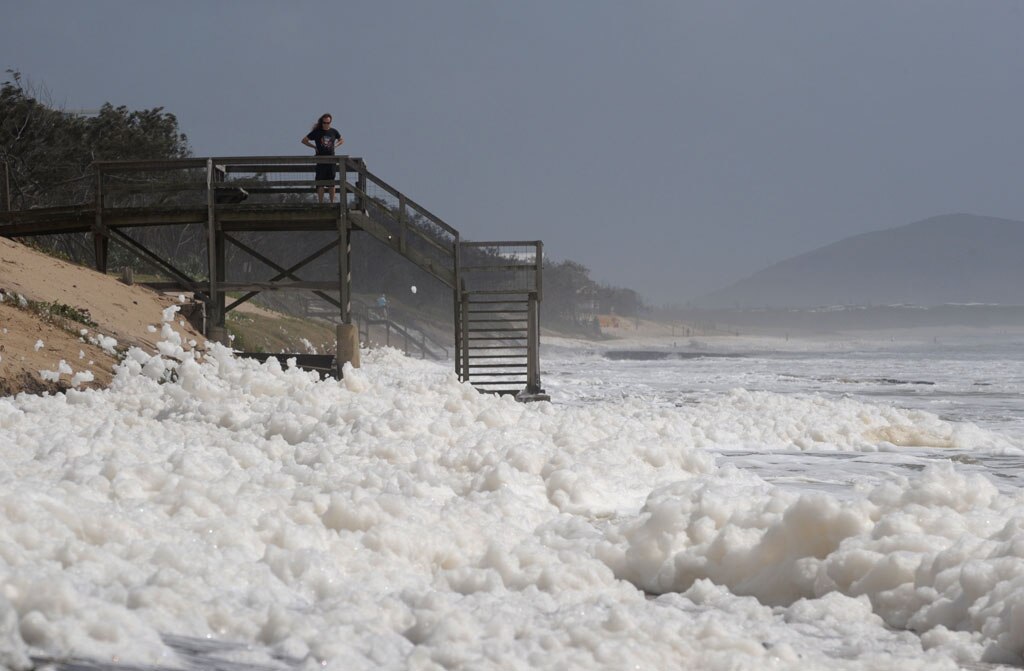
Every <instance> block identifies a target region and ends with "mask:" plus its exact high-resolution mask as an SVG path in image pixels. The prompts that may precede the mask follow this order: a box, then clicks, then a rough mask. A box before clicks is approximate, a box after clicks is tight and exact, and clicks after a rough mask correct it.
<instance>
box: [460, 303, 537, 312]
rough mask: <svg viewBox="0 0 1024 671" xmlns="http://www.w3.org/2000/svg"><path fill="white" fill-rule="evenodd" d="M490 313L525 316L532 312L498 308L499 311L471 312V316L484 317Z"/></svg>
mask: <svg viewBox="0 0 1024 671" xmlns="http://www.w3.org/2000/svg"><path fill="white" fill-rule="evenodd" d="M470 305H472V303H470ZM488 313H493V314H523V315H525V314H529V313H530V311H529V310H512V309H508V310H502V309H501V308H498V309H497V310H469V314H471V315H483V314H488Z"/></svg>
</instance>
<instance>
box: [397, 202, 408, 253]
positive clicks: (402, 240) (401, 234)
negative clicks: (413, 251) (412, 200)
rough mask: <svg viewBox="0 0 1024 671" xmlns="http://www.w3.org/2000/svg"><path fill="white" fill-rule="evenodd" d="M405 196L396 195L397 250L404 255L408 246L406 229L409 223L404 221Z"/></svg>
mask: <svg viewBox="0 0 1024 671" xmlns="http://www.w3.org/2000/svg"><path fill="white" fill-rule="evenodd" d="M405 208H406V204H405V194H399V195H398V250H399V251H400V252H402V253H403V254H405V253H406V246H407V245H408V238H407V237H406V235H407V233H406V229H407V228H408V225H409V222H408V221H406V214H405Z"/></svg>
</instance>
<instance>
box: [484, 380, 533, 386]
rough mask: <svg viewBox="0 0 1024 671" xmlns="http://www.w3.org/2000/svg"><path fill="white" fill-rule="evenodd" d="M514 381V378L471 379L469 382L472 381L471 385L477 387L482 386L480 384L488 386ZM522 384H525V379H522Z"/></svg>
mask: <svg viewBox="0 0 1024 671" xmlns="http://www.w3.org/2000/svg"><path fill="white" fill-rule="evenodd" d="M515 381H516V380H480V381H477V380H471V383H472V385H473V386H474V387H478V386H482V385H488V386H490V385H495V384H509V383H510V382H515ZM523 384H526V380H523Z"/></svg>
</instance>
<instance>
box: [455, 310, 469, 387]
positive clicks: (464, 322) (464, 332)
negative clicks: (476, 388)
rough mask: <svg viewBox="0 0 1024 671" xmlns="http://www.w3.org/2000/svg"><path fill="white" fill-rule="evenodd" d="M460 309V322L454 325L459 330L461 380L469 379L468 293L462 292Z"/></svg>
mask: <svg viewBox="0 0 1024 671" xmlns="http://www.w3.org/2000/svg"><path fill="white" fill-rule="evenodd" d="M460 304H461V306H462V307H461V309H462V319H461V323H460V324H459V325H458V326H457V327H456V328H458V329H459V330H460V331H461V335H460V337H459V340H460V341H461V344H462V354H461V357H462V370H460V371H459V379H460V380H462V381H463V382H466V381H467V380H469V294H468V293H467V292H465V291H463V292H462V300H461V301H460Z"/></svg>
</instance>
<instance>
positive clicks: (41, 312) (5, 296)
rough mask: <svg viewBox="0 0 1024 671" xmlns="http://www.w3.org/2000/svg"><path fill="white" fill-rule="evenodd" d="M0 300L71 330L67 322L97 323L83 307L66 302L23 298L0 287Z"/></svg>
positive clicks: (86, 324)
mask: <svg viewBox="0 0 1024 671" xmlns="http://www.w3.org/2000/svg"><path fill="white" fill-rule="evenodd" d="M0 301H3V302H9V303H10V304H11V305H13V306H14V307H16V308H18V309H19V310H24V311H25V312H31V313H32V314H35V315H38V316H40V317H42V318H43V319H44V320H45V321H47V322H50V323H56V324H57V325H58V326H61V327H63V328H65V329H68V330H73V329H71V327H70V324H69V322H74V323H77V324H84V325H85V326H91V327H93V328H96V327H97V326H98V324H97V323H96V322H95V320H93V318H92V315H90V314H89V311H88V310H86V309H85V308H76V307H74V306H71V305H67V304H66V303H58V302H57V301H33V300H29V299H27V298H25V297H24V296H22V295H21V294H19V293H15V292H13V291H7V290H5V289H0Z"/></svg>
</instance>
